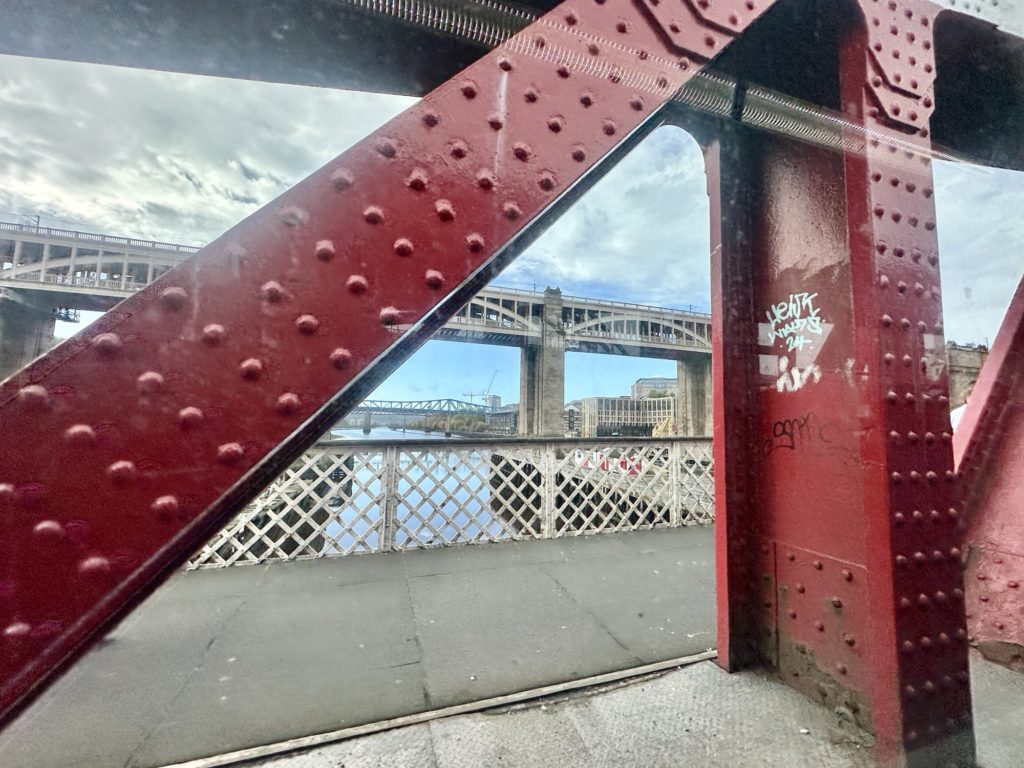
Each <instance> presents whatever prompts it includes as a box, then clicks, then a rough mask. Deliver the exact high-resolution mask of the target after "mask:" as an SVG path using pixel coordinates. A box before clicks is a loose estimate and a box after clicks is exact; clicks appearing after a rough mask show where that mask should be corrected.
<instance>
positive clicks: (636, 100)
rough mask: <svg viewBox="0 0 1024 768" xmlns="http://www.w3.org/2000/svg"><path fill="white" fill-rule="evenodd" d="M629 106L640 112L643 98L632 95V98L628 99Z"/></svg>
mask: <svg viewBox="0 0 1024 768" xmlns="http://www.w3.org/2000/svg"><path fill="white" fill-rule="evenodd" d="M629 106H630V108H632V109H634V110H636V111H637V112H640V111H641V110H643V108H644V100H643V99H641V98H640V97H639V96H634V97H633V98H632V99H630V100H629Z"/></svg>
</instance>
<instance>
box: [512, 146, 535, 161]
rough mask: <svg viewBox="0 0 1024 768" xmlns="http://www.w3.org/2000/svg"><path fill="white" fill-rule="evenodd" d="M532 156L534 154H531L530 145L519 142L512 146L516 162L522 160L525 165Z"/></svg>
mask: <svg viewBox="0 0 1024 768" xmlns="http://www.w3.org/2000/svg"><path fill="white" fill-rule="evenodd" d="M531 154H532V153H531V152H530V145H529V144H524V143H523V142H521V141H517V142H516V143H515V144H513V145H512V155H513V156H514V157H515V158H516V160H522V161H523V162H524V163H525V162H526V161H527V160H529V159H530V155H531Z"/></svg>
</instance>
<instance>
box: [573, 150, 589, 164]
mask: <svg viewBox="0 0 1024 768" xmlns="http://www.w3.org/2000/svg"><path fill="white" fill-rule="evenodd" d="M572 159H573V160H575V161H576V162H577V163H582V162H583V161H584V160H586V159H587V153H586V151H585V150H584V149H583V147H573V150H572Z"/></svg>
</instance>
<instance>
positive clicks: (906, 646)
mask: <svg viewBox="0 0 1024 768" xmlns="http://www.w3.org/2000/svg"><path fill="white" fill-rule="evenodd" d="M900 650H901V651H903V652H904V653H913V652H914V644H913V643H912V642H910V641H909V640H904V641H903V645H901V646H900Z"/></svg>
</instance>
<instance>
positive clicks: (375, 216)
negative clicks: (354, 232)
mask: <svg viewBox="0 0 1024 768" xmlns="http://www.w3.org/2000/svg"><path fill="white" fill-rule="evenodd" d="M363 220H364V221H366V223H367V224H380V223H381V222H382V221H384V211H383V210H382V209H381V208H380V207H379V206H376V205H371V206H369V207H368V208H366V209H365V210H364V211H363Z"/></svg>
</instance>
